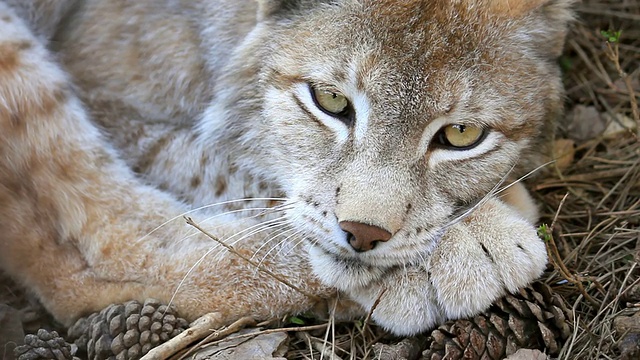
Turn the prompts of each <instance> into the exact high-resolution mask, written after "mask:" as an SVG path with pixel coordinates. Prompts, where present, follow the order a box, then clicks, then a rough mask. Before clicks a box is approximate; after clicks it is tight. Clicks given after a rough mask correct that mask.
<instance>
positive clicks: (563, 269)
mask: <svg viewBox="0 0 640 360" xmlns="http://www.w3.org/2000/svg"><path fill="white" fill-rule="evenodd" d="M568 196H569V194H568V193H567V194H565V195H564V197H563V198H562V200H561V201H560V205H558V210H557V211H556V214H555V216H554V217H553V221H552V222H551V227H550V228H549V230H548V232H547V233H546V234H545V244H546V246H547V253H548V254H549V258H550V259H551V261H552V263H553V264H554V265H555V266H554V267H555V268H556V269H557V270H558V271H559V272H560V274H561V275H562V276H563V277H564V278H565V279H567V280H568V281H569V282H571V283H572V284H573V285H575V286H577V287H578V289H579V290H580V293H581V294H582V295H583V296H584V297H585V299H587V301H589V302H590V303H591V306H593V307H594V309H598V308H599V307H600V304H598V302H597V301H596V300H595V299H594V298H593V297H591V295H589V293H587V291H586V290H585V288H584V285H582V281H583V277H582V276H580V275H577V274H574V273H572V272H571V271H569V269H568V268H567V266H566V265H565V263H564V261H562V256H560V251H559V250H558V246H557V245H556V242H555V240H554V237H553V229H554V227H555V225H556V220H558V215H559V214H560V210H561V209H562V206H563V205H564V203H565V201H566V200H567V197H568Z"/></svg>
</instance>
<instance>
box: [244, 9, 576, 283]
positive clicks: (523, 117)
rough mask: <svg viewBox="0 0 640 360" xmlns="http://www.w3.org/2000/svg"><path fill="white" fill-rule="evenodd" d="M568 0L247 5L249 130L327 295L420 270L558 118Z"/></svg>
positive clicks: (248, 140) (249, 137) (250, 139)
mask: <svg viewBox="0 0 640 360" xmlns="http://www.w3.org/2000/svg"><path fill="white" fill-rule="evenodd" d="M571 2H572V1H571V0H510V1H509V0H464V1H463V0H457V1H451V0H395V1H392V0H333V1H321V0H306V1H304V0H301V1H284V0H280V1H278V0H259V4H260V9H259V11H260V16H259V24H258V25H257V28H258V30H256V33H255V34H254V36H255V38H254V39H253V40H252V41H253V44H254V45H253V46H259V47H260V48H261V49H262V52H261V54H262V55H261V56H262V60H261V61H262V62H261V64H260V68H261V73H260V79H259V82H258V85H257V86H258V87H259V88H260V89H261V92H262V94H263V95H262V104H261V109H260V111H261V121H260V124H258V125H256V124H255V123H253V124H251V127H250V128H247V129H245V133H244V134H243V136H244V140H245V143H252V146H254V148H255V149H256V153H260V154H262V156H263V163H264V164H268V165H265V173H266V174H269V175H271V176H273V180H274V181H277V182H278V183H279V185H280V186H281V187H282V188H283V190H284V192H285V193H286V194H287V196H288V197H289V198H291V199H292V203H291V206H292V209H291V210H290V211H289V213H288V215H289V216H290V218H291V219H292V220H293V223H294V224H295V226H297V227H298V230H300V231H302V232H303V233H304V234H305V235H306V236H307V237H308V239H309V240H310V242H311V243H312V254H311V258H312V260H311V261H312V263H313V265H314V267H315V270H316V273H317V274H318V275H319V276H320V277H321V278H322V280H324V281H325V282H326V283H327V284H329V285H333V286H336V287H338V288H340V289H350V288H354V287H364V286H367V285H368V284H369V283H371V282H372V281H374V280H376V279H377V278H378V277H379V276H381V274H382V273H384V271H386V270H385V269H389V268H393V267H399V266H404V265H407V264H416V263H421V262H423V261H425V260H426V259H428V258H429V255H430V254H431V253H432V252H433V250H434V248H435V246H436V245H437V243H438V241H439V239H440V238H441V236H442V234H443V233H444V232H445V230H446V229H447V227H448V226H449V225H450V224H451V223H452V222H453V221H455V220H456V218H457V217H458V216H459V215H460V214H461V213H463V212H464V211H466V210H467V209H469V207H470V206H472V205H473V204H475V203H476V202H477V201H478V200H479V199H481V198H483V197H484V196H485V195H486V194H488V193H489V192H490V191H491V190H492V189H493V188H494V187H495V186H497V185H498V184H500V182H501V180H503V179H504V178H505V177H506V176H507V174H508V173H509V172H510V170H512V169H513V167H514V165H515V164H516V162H521V161H523V157H524V155H525V154H526V152H527V151H528V149H530V148H531V147H532V146H534V145H535V144H536V142H537V139H538V138H539V136H540V134H541V132H542V131H543V127H544V125H545V124H546V123H547V122H548V121H549V120H550V119H553V118H554V117H556V116H557V115H558V114H559V112H560V109H561V106H562V105H561V103H562V85H561V82H560V77H559V70H558V68H557V65H556V63H555V59H556V58H557V56H558V55H559V54H560V51H561V48H562V45H563V41H564V35H565V32H566V27H567V22H568V20H570V18H571V12H570V11H569V9H568V8H569V6H570V3H571Z"/></svg>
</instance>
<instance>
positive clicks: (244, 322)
mask: <svg viewBox="0 0 640 360" xmlns="http://www.w3.org/2000/svg"><path fill="white" fill-rule="evenodd" d="M255 325H256V321H255V319H254V318H252V317H250V316H245V317H243V318H241V319H240V320H238V321H236V322H234V323H233V324H231V325H229V326H227V327H225V328H223V329H222V330H219V331H218V330H216V331H214V332H213V333H211V334H209V335H208V336H207V337H205V338H204V339H202V340H201V341H200V342H199V343H197V344H196V345H194V346H192V347H191V349H189V350H188V351H187V352H185V353H184V354H182V355H181V356H180V357H179V358H178V360H182V359H184V358H186V357H187V356H189V355H191V354H193V353H194V352H195V351H197V350H198V349H199V348H201V347H202V345H204V344H207V343H209V342H212V341H215V340H218V339H221V338H224V337H226V336H228V335H230V334H233V333H235V332H238V331H240V330H241V329H244V328H245V327H247V326H255Z"/></svg>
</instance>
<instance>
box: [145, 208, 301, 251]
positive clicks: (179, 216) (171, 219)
mask: <svg viewBox="0 0 640 360" xmlns="http://www.w3.org/2000/svg"><path fill="white" fill-rule="evenodd" d="M242 201H286V202H287V203H289V204H290V203H291V200H290V199H288V198H277V197H262V198H250V197H249V198H241V199H235V200H226V201H221V202H217V203H213V204H208V205H203V206H199V207H197V208H194V209H191V210H188V211H185V212H183V213H181V214H178V215H176V216H174V217H172V218H170V219H168V220H167V221H165V222H163V223H162V224H160V225H158V226H157V227H155V228H153V229H152V230H151V231H149V232H148V233H146V234H145V235H143V236H142V237H141V238H139V239H138V240H136V241H135V243H136V244H138V243H140V242H141V241H143V240H144V239H146V238H147V237H149V236H151V235H152V234H153V233H155V232H156V231H158V230H160V229H161V228H162V227H164V226H166V225H167V224H169V223H171V222H172V221H175V220H177V219H181V218H184V217H185V216H187V215H190V214H193V213H195V212H198V211H201V210H207V209H211V208H213V207H216V206H222V205H227V204H233V203H237V202H242ZM274 208H275V207H274Z"/></svg>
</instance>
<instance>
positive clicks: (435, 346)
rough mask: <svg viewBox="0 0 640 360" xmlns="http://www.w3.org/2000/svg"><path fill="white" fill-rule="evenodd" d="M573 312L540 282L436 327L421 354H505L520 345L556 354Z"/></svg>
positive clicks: (428, 357)
mask: <svg viewBox="0 0 640 360" xmlns="http://www.w3.org/2000/svg"><path fill="white" fill-rule="evenodd" d="M570 314H571V313H570V311H569V309H568V308H567V307H566V305H565V304H564V301H563V300H562V298H561V297H560V296H559V295H558V294H554V293H553V292H552V291H551V288H549V286H547V285H546V284H543V283H539V282H536V283H534V284H532V285H531V286H530V287H528V288H525V289H522V290H520V292H519V293H518V294H515V295H510V294H509V295H506V296H505V297H503V298H501V299H500V300H498V301H496V302H495V303H494V304H493V305H492V306H491V308H489V310H487V311H486V312H485V313H484V314H481V315H478V316H476V317H474V318H472V319H462V320H456V321H449V322H447V323H445V324H444V325H442V326H440V327H439V328H437V329H436V330H434V331H432V332H431V336H430V339H429V340H430V341H431V344H430V347H429V348H428V349H427V350H425V351H424V352H423V353H422V358H421V359H422V360H436V359H437V360H439V359H450V360H454V359H483V360H484V359H503V358H505V357H506V356H508V355H511V354H513V353H515V352H516V351H517V350H518V349H520V348H528V349H545V351H546V353H547V354H549V355H552V356H553V355H557V354H558V352H559V351H560V348H561V344H562V341H564V340H566V339H567V338H568V337H569V336H570V335H571V329H570V328H569V323H568V319H570Z"/></svg>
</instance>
